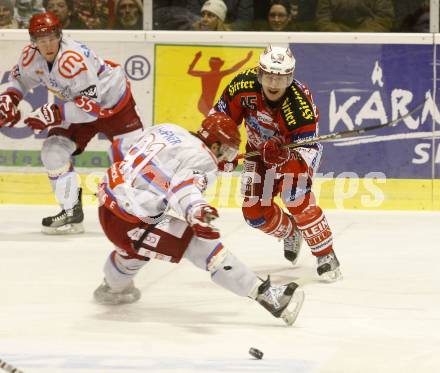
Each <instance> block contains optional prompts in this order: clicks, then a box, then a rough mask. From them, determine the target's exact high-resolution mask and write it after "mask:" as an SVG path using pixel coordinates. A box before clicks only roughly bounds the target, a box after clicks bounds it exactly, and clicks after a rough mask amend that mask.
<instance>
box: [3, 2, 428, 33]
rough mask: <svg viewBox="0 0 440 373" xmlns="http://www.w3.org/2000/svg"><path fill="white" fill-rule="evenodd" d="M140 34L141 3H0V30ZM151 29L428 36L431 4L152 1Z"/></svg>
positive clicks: (141, 19)
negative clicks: (39, 17)
mask: <svg viewBox="0 0 440 373" xmlns="http://www.w3.org/2000/svg"><path fill="white" fill-rule="evenodd" d="M44 10H49V11H52V12H53V13H55V15H56V16H58V18H59V19H60V21H61V22H62V24H63V28H65V29H95V30H98V29H114V30H142V29H143V1H142V0H0V28H3V29H6V28H9V29H16V28H27V25H28V22H29V19H30V17H31V16H32V15H33V14H35V13H39V12H41V11H44ZM152 10H153V14H152V21H153V27H152V29H153V30H200V31H204V30H208V31H339V32H341V31H342V32H343V31H352V32H429V0H153V9H152Z"/></svg>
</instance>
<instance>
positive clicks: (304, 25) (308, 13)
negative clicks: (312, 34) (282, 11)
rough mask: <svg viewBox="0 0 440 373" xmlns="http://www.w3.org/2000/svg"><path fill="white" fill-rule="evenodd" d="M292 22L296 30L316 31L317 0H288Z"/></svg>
mask: <svg viewBox="0 0 440 373" xmlns="http://www.w3.org/2000/svg"><path fill="white" fill-rule="evenodd" d="M290 2H291V4H292V22H293V23H294V24H295V28H296V29H297V30H298V31H316V22H315V16H316V7H317V3H318V0H290Z"/></svg>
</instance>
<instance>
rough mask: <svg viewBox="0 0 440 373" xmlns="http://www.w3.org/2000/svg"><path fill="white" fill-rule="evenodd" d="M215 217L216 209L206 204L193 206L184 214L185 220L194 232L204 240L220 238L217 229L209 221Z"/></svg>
mask: <svg viewBox="0 0 440 373" xmlns="http://www.w3.org/2000/svg"><path fill="white" fill-rule="evenodd" d="M217 218H218V212H217V210H216V209H215V208H214V207H212V206H209V205H207V204H200V205H195V206H193V207H192V208H191V209H190V210H189V212H188V214H187V216H186V220H187V221H188V224H189V225H190V226H191V228H192V229H193V231H194V234H195V235H196V236H197V237H199V238H204V239H206V240H216V239H218V238H220V232H219V230H218V229H217V228H216V227H214V226H213V225H211V221H213V220H215V219H217Z"/></svg>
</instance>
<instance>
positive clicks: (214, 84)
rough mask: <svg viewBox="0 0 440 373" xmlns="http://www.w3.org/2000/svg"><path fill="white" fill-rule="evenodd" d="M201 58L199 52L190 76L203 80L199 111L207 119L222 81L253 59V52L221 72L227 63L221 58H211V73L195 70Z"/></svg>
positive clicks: (189, 70) (191, 65)
mask: <svg viewBox="0 0 440 373" xmlns="http://www.w3.org/2000/svg"><path fill="white" fill-rule="evenodd" d="M201 57H202V52H201V51H199V52H197V53H196V55H195V56H194V59H193V61H192V62H191V64H190V65H189V68H188V74H189V75H191V76H196V77H200V78H201V79H202V94H201V96H200V98H199V103H198V105H197V107H198V109H199V111H200V112H201V113H202V114H203V115H204V116H205V117H206V116H207V115H208V112H209V110H211V108H212V105H213V104H214V100H215V95H216V94H217V90H218V87H219V86H220V82H221V80H222V79H223V78H224V77H225V76H226V75H229V74H232V73H234V72H236V71H238V70H239V69H240V68H242V67H243V66H244V65H245V64H246V63H247V62H248V61H249V60H250V59H251V57H252V51H250V52H249V53H248V54H247V56H246V58H244V59H243V60H241V61H240V62H238V63H236V64H235V65H234V66H232V67H231V68H229V69H226V70H221V67H222V66H223V64H224V63H225V61H223V60H222V59H221V58H219V57H211V58H210V59H209V67H210V68H211V70H210V71H200V70H194V67H195V65H196V64H197V62H198V61H199V60H200V58H201Z"/></svg>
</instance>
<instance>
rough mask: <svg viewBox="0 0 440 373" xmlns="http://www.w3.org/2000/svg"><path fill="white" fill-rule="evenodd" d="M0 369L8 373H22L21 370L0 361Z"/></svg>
mask: <svg viewBox="0 0 440 373" xmlns="http://www.w3.org/2000/svg"><path fill="white" fill-rule="evenodd" d="M0 368H1V369H3V370H4V371H6V372H9V373H24V372H23V371H22V370H19V369H17V368H16V367H14V366H12V365H11V364H8V363H7V362H6V361H4V360H2V359H0Z"/></svg>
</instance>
